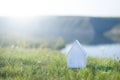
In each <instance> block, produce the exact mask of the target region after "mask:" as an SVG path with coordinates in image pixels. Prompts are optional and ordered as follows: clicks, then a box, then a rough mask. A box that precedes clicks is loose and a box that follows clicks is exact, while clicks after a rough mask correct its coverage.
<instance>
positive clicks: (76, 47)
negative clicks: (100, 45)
mask: <svg viewBox="0 0 120 80" xmlns="http://www.w3.org/2000/svg"><path fill="white" fill-rule="evenodd" d="M67 67H68V68H84V67H86V52H85V50H84V49H83V47H82V45H81V44H80V43H79V41H78V40H76V41H75V42H74V44H73V45H72V47H71V49H70V50H69V52H68V54H67Z"/></svg>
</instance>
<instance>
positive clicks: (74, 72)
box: [0, 48, 120, 80]
mask: <svg viewBox="0 0 120 80" xmlns="http://www.w3.org/2000/svg"><path fill="white" fill-rule="evenodd" d="M0 80H120V60H112V59H100V58H91V57H88V58H87V67H86V68H82V69H69V68H67V67H66V55H64V54H60V52H58V51H53V50H49V49H44V50H42V49H7V48H3V49H0Z"/></svg>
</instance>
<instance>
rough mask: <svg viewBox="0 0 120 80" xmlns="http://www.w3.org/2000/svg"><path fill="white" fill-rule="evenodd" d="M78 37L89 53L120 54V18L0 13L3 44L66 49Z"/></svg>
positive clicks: (65, 50)
mask: <svg viewBox="0 0 120 80" xmlns="http://www.w3.org/2000/svg"><path fill="white" fill-rule="evenodd" d="M76 39H77V40H79V41H80V43H81V44H82V45H84V48H85V49H86V51H87V53H88V55H90V56H91V55H92V56H96V55H97V56H99V57H100V56H104V57H105V56H106V57H115V56H116V57H120V50H119V48H120V18H108V17H107V18H100V17H81V16H38V17H37V16H36V17H0V48H26V49H27V48H29V49H31V48H42V49H44V48H49V49H54V50H59V51H62V52H67V51H69V49H70V47H71V46H72V43H73V42H74V41H75V40H76ZM101 53H102V54H101ZM103 54H104V55H103Z"/></svg>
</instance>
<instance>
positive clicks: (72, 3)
mask: <svg viewBox="0 0 120 80" xmlns="http://www.w3.org/2000/svg"><path fill="white" fill-rule="evenodd" d="M43 15H44V16H46V15H68V16H99V17H103V16H104V17H111V16H112V17H120V0H0V16H43Z"/></svg>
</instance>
